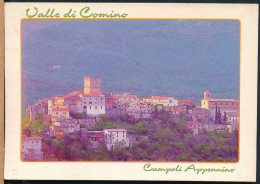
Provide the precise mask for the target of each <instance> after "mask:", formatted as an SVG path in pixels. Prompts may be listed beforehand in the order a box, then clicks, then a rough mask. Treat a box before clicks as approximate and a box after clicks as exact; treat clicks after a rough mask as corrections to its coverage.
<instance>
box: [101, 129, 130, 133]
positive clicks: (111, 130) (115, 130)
mask: <svg viewBox="0 0 260 184" xmlns="http://www.w3.org/2000/svg"><path fill="white" fill-rule="evenodd" d="M104 131H108V132H126V129H104Z"/></svg>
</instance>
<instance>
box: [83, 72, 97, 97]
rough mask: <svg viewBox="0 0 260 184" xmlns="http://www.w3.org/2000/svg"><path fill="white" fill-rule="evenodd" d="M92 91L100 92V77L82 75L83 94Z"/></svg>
mask: <svg viewBox="0 0 260 184" xmlns="http://www.w3.org/2000/svg"><path fill="white" fill-rule="evenodd" d="M92 92H96V93H100V92H101V78H100V77H90V76H85V77H84V94H89V93H92Z"/></svg>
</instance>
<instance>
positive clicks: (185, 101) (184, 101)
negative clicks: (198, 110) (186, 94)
mask: <svg viewBox="0 0 260 184" xmlns="http://www.w3.org/2000/svg"><path fill="white" fill-rule="evenodd" d="M179 102H180V103H189V102H192V103H193V101H192V100H179Z"/></svg>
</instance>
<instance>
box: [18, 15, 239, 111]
mask: <svg viewBox="0 0 260 184" xmlns="http://www.w3.org/2000/svg"><path fill="white" fill-rule="evenodd" d="M22 33H23V34H22V67H23V73H22V77H23V89H22V90H23V112H24V109H25V108H26V107H27V106H28V105H30V104H34V103H35V102H36V101H37V100H38V99H42V98H49V97H50V96H52V95H57V94H66V93H68V92H70V91H74V90H83V77H84V76H100V77H101V78H102V90H103V91H104V92H118V93H122V92H126V91H127V92H130V93H133V94H136V95H138V96H139V97H148V96H152V95H167V96H176V97H177V98H179V99H191V100H194V101H195V102H196V103H200V100H201V99H202V97H203V91H205V90H211V91H212V92H213V96H215V97H217V98H235V99H237V98H238V81H239V22H238V21H236V20H109V19H108V20H88V19H86V20H33V19H29V20H28V19H26V20H23V22H22ZM53 66H60V67H57V68H55V67H53Z"/></svg>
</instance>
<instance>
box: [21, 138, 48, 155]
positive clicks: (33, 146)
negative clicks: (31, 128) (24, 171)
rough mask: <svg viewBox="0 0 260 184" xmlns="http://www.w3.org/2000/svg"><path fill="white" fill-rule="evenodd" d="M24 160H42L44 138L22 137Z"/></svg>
mask: <svg viewBox="0 0 260 184" xmlns="http://www.w3.org/2000/svg"><path fill="white" fill-rule="evenodd" d="M22 159H23V160H42V159H43V152H42V138H41V137H27V136H26V135H22Z"/></svg>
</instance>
